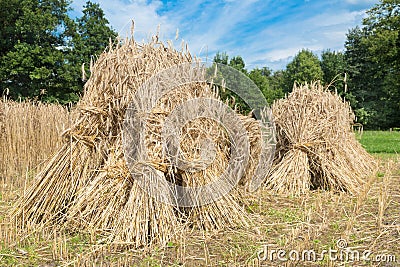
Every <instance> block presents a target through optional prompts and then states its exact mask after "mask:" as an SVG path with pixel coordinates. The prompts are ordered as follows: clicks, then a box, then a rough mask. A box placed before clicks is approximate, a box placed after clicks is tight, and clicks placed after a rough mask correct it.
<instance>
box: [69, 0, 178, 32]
mask: <svg viewBox="0 0 400 267" xmlns="http://www.w3.org/2000/svg"><path fill="white" fill-rule="evenodd" d="M94 2H96V3H99V4H100V7H101V8H102V9H103V10H104V13H105V15H106V18H107V19H108V20H109V21H110V24H111V25H112V27H113V28H114V30H115V31H117V32H118V33H119V34H120V35H121V36H128V35H129V34H130V29H131V22H132V20H134V22H135V38H138V39H147V38H148V37H150V34H154V33H155V32H156V31H157V28H158V26H159V25H160V31H161V33H162V32H167V33H172V32H175V31H176V28H177V25H175V24H174V23H173V22H172V21H171V20H170V19H169V18H168V17H166V16H160V15H159V14H158V13H157V9H158V8H160V6H161V5H162V2H161V1H150V2H147V1H144V0H132V1H130V2H129V3H127V2H124V1H123V0H115V1H106V0H97V1H94ZM84 4H85V0H75V1H74V2H73V5H72V7H73V8H74V9H75V10H81V9H82V6H83V5H84Z"/></svg>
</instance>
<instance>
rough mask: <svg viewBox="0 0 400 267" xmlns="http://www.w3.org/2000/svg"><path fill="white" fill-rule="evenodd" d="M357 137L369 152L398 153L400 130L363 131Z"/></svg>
mask: <svg viewBox="0 0 400 267" xmlns="http://www.w3.org/2000/svg"><path fill="white" fill-rule="evenodd" d="M357 139H358V140H359V141H360V143H361V145H362V146H363V147H364V148H365V149H366V150H367V151H368V152H369V153H374V154H378V155H379V154H387V153H389V154H400V132H397V131H392V132H389V131H364V133H363V134H362V135H361V136H360V135H357Z"/></svg>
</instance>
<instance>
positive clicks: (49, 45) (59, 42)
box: [0, 0, 116, 103]
mask: <svg viewBox="0 0 400 267" xmlns="http://www.w3.org/2000/svg"><path fill="white" fill-rule="evenodd" d="M68 10H70V8H69V1H67V0H24V1H20V0H9V1H0V23H1V26H2V27H1V28H0V37H1V39H0V44H1V47H0V92H3V91H4V90H5V89H9V90H8V91H9V97H11V98H13V99H18V98H20V97H21V98H40V99H42V100H44V101H50V102H52V101H58V102H60V103H68V102H75V101H77V100H78V98H79V95H80V93H81V92H82V87H83V82H82V81H81V76H82V74H81V65H82V63H83V62H89V61H90V56H91V55H96V54H99V53H100V52H102V51H103V50H104V48H105V47H106V45H107V44H108V40H109V38H110V37H111V38H114V37H115V36H116V34H115V33H114V32H113V31H112V30H111V29H110V28H109V27H108V25H107V24H108V21H107V20H106V19H105V18H104V12H103V11H102V10H101V9H100V7H99V5H98V4H92V3H91V2H87V3H86V6H85V8H84V10H83V13H84V14H83V16H82V18H79V19H78V20H77V22H74V21H73V20H72V19H71V18H70V17H68V14H67V12H68Z"/></svg>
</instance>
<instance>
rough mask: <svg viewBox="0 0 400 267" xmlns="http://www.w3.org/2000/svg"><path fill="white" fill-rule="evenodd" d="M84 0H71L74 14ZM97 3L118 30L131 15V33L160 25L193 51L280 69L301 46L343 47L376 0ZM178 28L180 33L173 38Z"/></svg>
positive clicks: (144, 34) (142, 35)
mask: <svg viewBox="0 0 400 267" xmlns="http://www.w3.org/2000/svg"><path fill="white" fill-rule="evenodd" d="M85 1H86V0H73V2H72V5H71V6H72V8H73V9H74V10H75V12H74V15H77V16H79V15H80V11H81V10H82V6H83V5H84V4H85ZM92 1H93V2H97V3H100V6H101V8H102V9H103V10H104V12H105V14H106V17H107V18H108V20H109V21H110V24H111V26H112V27H113V28H114V30H116V31H117V32H119V34H120V35H122V36H127V35H128V34H129V32H130V21H131V20H132V19H133V20H134V21H135V39H136V40H139V41H141V40H147V39H148V38H149V36H151V34H154V33H156V32H157V27H158V25H160V36H161V38H162V39H164V40H165V39H172V40H174V44H175V46H176V48H180V46H181V42H182V40H183V41H185V42H187V43H188V45H189V49H190V51H191V53H192V54H194V55H197V56H199V57H201V58H204V59H206V58H208V59H212V58H213V56H214V55H215V53H216V52H217V51H222V52H227V53H228V55H229V56H231V57H232V56H236V55H240V56H242V57H243V59H244V60H245V63H246V67H247V68H248V69H252V68H255V67H264V66H267V67H269V68H272V69H273V70H278V69H284V68H285V66H286V64H287V63H289V62H290V61H291V59H292V58H293V56H295V55H296V53H297V52H298V51H299V50H301V49H302V48H306V49H309V50H311V51H313V52H315V53H316V54H320V53H321V51H322V50H326V49H331V50H343V45H344V42H345V40H346V33H347V32H348V30H349V29H350V28H353V27H355V26H356V25H361V22H362V18H363V17H365V11H366V10H368V9H370V8H371V7H373V6H374V5H375V4H377V3H378V0H341V1H339V0H330V1H324V0H319V1H318V0H296V1H285V0H283V1H269V0H259V1H257V0H214V1H203V0H189V1H183V0H173V1H169V0H163V1H152V0H113V1H107V0H92ZM177 29H178V31H179V39H178V40H175V36H176V32H177Z"/></svg>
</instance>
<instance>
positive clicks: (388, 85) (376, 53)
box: [345, 0, 400, 129]
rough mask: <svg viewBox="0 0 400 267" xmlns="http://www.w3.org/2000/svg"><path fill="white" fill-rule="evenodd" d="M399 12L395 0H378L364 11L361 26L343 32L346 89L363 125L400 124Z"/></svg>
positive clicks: (399, 4) (399, 8)
mask: <svg viewBox="0 0 400 267" xmlns="http://www.w3.org/2000/svg"><path fill="white" fill-rule="evenodd" d="M399 12H400V2H399V1H398V0H382V1H381V2H380V3H379V4H377V5H375V6H374V7H373V8H372V9H371V10H369V11H368V12H367V14H368V16H367V17H366V18H365V19H364V21H363V26H364V27H363V28H361V29H360V28H355V29H352V30H351V31H350V32H349V34H348V35H347V41H346V45H345V47H346V51H345V60H346V65H347V71H348V73H349V76H350V80H349V89H350V90H351V91H352V92H353V95H354V96H355V98H356V100H357V102H356V104H355V106H354V107H353V108H354V110H355V112H356V115H357V114H359V115H360V116H359V117H360V118H363V119H362V123H364V124H365V126H366V128H382V129H386V128H389V127H397V126H399V125H400V78H399V77H400V64H399V61H400V59H399V58H400V54H399V43H400V42H399V38H400V37H399V29H400V14H399Z"/></svg>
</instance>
